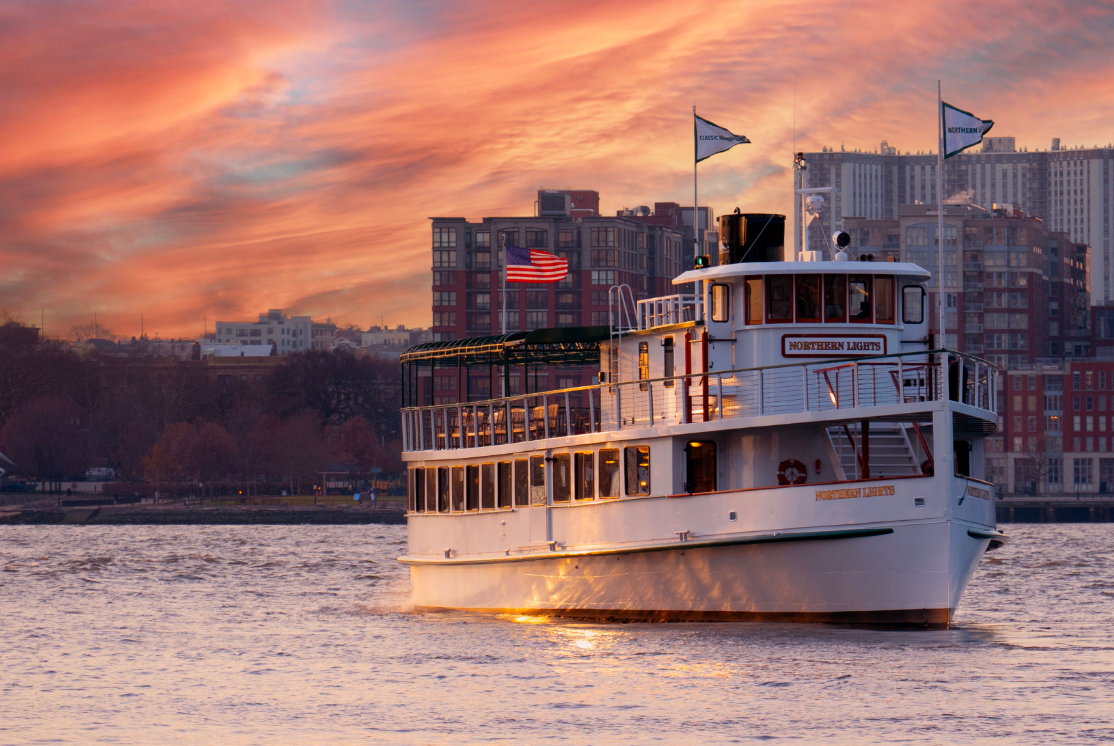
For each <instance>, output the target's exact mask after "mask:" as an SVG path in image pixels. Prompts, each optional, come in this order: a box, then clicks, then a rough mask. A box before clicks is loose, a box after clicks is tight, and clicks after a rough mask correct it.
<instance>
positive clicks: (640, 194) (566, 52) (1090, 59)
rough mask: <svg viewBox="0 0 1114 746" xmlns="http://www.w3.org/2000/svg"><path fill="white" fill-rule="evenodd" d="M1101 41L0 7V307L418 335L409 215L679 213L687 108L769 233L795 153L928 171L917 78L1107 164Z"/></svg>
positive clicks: (1070, 19) (1104, 21) (868, 11)
mask: <svg viewBox="0 0 1114 746" xmlns="http://www.w3.org/2000/svg"><path fill="white" fill-rule="evenodd" d="M945 19H947V20H948V22H945ZM1112 31H1114V11H1112V9H1111V7H1110V6H1109V4H1107V3H1092V4H1076V5H1073V6H1072V12H1071V13H1065V12H1064V11H1063V6H1062V4H1053V3H1051V2H1032V3H1027V4H1024V5H1019V4H1018V3H1016V2H1014V3H1004V2H997V3H983V4H981V5H978V6H971V5H970V4H969V3H959V2H946V3H937V4H934V5H931V6H929V5H927V4H925V5H923V6H921V5H910V6H909V7H899V8H895V7H894V6H893V5H892V4H889V3H883V2H877V1H871V2H866V1H859V2H844V3H822V4H818V3H815V2H803V1H799V0H794V1H792V2H789V1H785V2H773V3H762V4H760V5H759V4H756V3H738V2H726V1H725V2H714V1H711V0H709V1H707V2H695V3H688V4H681V5H678V4H676V3H668V2H664V1H660V0H659V1H656V2H637V3H636V2H630V1H629V0H628V1H620V2H583V1H581V0H576V1H573V2H562V3H556V2H545V3H520V4H508V3H496V2H483V1H482V0H474V1H471V2H469V1H466V0H461V1H459V2H453V3H449V2H428V3H412V2H402V0H396V1H393V2H392V1H388V0H384V1H383V2H376V3H367V4H361V3H356V2H325V1H324V0H319V1H317V2H311V1H310V0H286V1H285V2H273V3H268V4H261V3H248V2H243V3H230V2H227V1H225V2H211V1H210V2H200V3H193V4H191V5H190V6H189V7H188V8H186V7H175V6H174V4H168V3H155V2H140V3H135V2H100V3H96V4H87V5H82V6H81V8H80V12H78V11H76V10H74V11H73V12H68V13H66V12H60V11H59V10H58V6H57V5H55V4H50V5H48V4H39V3H32V2H26V3H23V4H18V3H17V4H13V5H8V6H5V9H4V10H2V11H0V42H2V43H0V70H3V71H4V72H3V73H2V75H3V79H2V80H3V82H0V86H2V89H0V93H2V94H3V95H0V138H2V140H0V141H2V142H4V143H5V146H4V147H3V148H0V229H2V230H0V261H2V262H3V266H4V267H5V271H4V273H3V277H0V306H2V307H4V308H6V309H8V310H10V311H14V312H16V313H22V314H23V315H24V316H25V317H26V318H29V319H32V318H34V317H35V316H37V313H38V309H39V308H40V307H44V308H45V309H46V313H47V326H48V332H50V331H51V330H53V331H54V332H61V331H62V330H64V329H65V328H66V327H68V326H69V325H70V324H72V323H75V322H77V321H84V320H85V318H86V317H87V316H91V314H92V312H93V311H94V310H96V311H97V312H98V315H99V318H100V319H101V321H102V322H103V323H107V324H108V325H109V326H112V327H113V328H115V329H116V331H117V332H126V333H135V332H137V331H138V328H137V327H138V319H139V315H140V314H144V316H145V318H146V322H147V323H146V327H147V329H148V330H151V331H154V330H158V331H159V332H160V334H161V335H163V336H167V335H189V336H193V335H195V334H197V333H198V332H199V331H200V328H201V323H202V321H201V320H202V318H203V316H206V315H207V316H208V318H209V319H210V321H211V320H213V319H215V318H222V319H224V318H245V317H251V316H253V315H254V314H255V313H257V312H259V311H261V310H265V309H266V308H270V307H283V308H288V309H290V310H291V311H293V312H297V313H309V314H312V315H314V316H315V317H319V316H325V315H332V316H333V318H334V319H335V320H340V321H351V322H354V323H358V324H361V325H367V324H369V323H378V321H379V319H380V318H381V316H385V317H386V321H387V322H388V323H396V322H405V323H408V324H428V322H429V300H430V299H429V291H428V283H429V246H428V243H429V239H428V236H429V231H428V222H427V220H426V218H427V217H428V216H430V215H435V214H436V215H464V216H467V217H469V218H471V219H477V218H479V217H482V216H484V215H496V214H504V215H505V214H516V213H517V214H522V213H527V212H529V211H530V210H531V206H532V204H533V200H534V192H535V190H536V189H537V186H538V185H539V184H554V183H560V184H568V185H570V186H576V187H585V188H594V189H597V190H599V191H600V193H601V195H602V199H603V203H604V207H605V209H607V210H610V209H615V208H618V207H621V206H624V205H636V204H646V203H648V202H651V201H653V200H676V201H680V202H683V203H690V204H691V199H692V198H691V194H692V181H691V174H692V161H691V152H692V150H691V148H692V144H691V141H690V138H691V134H690V133H691V119H690V114H691V107H692V106H693V104H695V105H696V106H697V107H698V109H699V111H700V112H701V113H702V114H704V115H706V116H708V117H709V118H711V119H713V120H715V121H717V122H719V123H721V124H723V125H725V126H728V127H730V128H731V129H733V130H735V131H736V132H741V133H745V134H746V135H748V136H749V137H750V138H751V139H752V140H753V142H754V144H753V145H749V146H746V147H745V148H736V149H735V150H733V151H731V153H729V154H727V155H724V156H720V157H718V158H716V159H713V160H711V161H708V162H706V163H705V164H702V166H701V182H700V186H701V202H702V203H706V204H711V205H712V206H713V207H714V208H715V209H717V210H719V211H728V210H730V209H733V208H734V207H735V205H740V206H743V207H745V208H747V209H754V210H780V211H785V210H788V209H789V207H790V204H791V202H790V199H789V191H790V173H789V165H790V163H791V156H790V153H791V152H792V149H793V146H794V143H795V144H796V147H797V148H798V149H806V150H812V149H819V147H820V146H821V145H836V146H838V145H839V144H840V143H843V144H845V145H846V146H847V147H849V148H867V149H873V148H875V147H877V144H878V142H879V141H880V140H882V139H887V140H890V141H891V143H894V144H896V145H897V146H898V147H899V148H900V149H902V150H910V149H911V150H916V149H926V150H927V149H930V148H932V147H933V143H934V138H935V124H934V120H933V105H934V101H935V81H936V79H937V78H942V79H943V80H944V87H945V96H946V97H947V98H949V100H953V101H955V102H957V103H962V104H964V105H966V106H967V107H970V108H972V109H974V110H977V111H978V112H979V113H980V114H982V115H984V116H988V117H992V118H994V119H995V120H996V122H997V123H998V125H997V127H996V130H997V131H998V132H1000V133H1001V134H1013V135H1015V136H1017V137H1018V138H1019V142H1020V143H1022V144H1024V145H1028V146H1030V147H1047V142H1048V140H1049V138H1051V137H1053V136H1059V137H1062V138H1064V140H1065V142H1078V143H1080V144H1084V143H1085V144H1088V145H1091V144H1094V143H1095V142H1102V143H1105V142H1108V141H1110V140H1111V139H1112V138H1111V133H1110V131H1109V125H1108V124H1107V123H1108V122H1109V121H1111V113H1112V112H1111V108H1112V107H1114V103H1112V101H1114V98H1112V97H1111V96H1110V95H1109V83H1108V81H1109V80H1110V79H1111V67H1114V62H1112V60H1111V59H1110V57H1109V54H1108V52H1107V47H1108V42H1107V40H1108V39H1109V38H1110V37H1111V34H1112ZM794 112H795V119H796V133H795V135H794V124H793V123H794Z"/></svg>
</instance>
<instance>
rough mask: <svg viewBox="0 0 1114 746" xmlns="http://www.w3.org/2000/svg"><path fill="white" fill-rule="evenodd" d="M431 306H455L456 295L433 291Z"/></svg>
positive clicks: (315, 331)
mask: <svg viewBox="0 0 1114 746" xmlns="http://www.w3.org/2000/svg"><path fill="white" fill-rule="evenodd" d="M433 305H435V306H455V305H456V293H454V292H446V291H442V290H435V291H434V292H433ZM316 333H317V330H314V334H316Z"/></svg>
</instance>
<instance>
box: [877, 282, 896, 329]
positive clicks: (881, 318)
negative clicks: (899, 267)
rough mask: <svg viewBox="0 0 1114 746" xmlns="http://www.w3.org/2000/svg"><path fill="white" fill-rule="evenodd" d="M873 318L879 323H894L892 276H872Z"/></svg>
mask: <svg viewBox="0 0 1114 746" xmlns="http://www.w3.org/2000/svg"><path fill="white" fill-rule="evenodd" d="M874 320H875V322H877V323H879V324H892V323H894V278H892V277H875V278H874Z"/></svg>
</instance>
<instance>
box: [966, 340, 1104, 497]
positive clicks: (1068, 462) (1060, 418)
mask: <svg viewBox="0 0 1114 746" xmlns="http://www.w3.org/2000/svg"><path fill="white" fill-rule="evenodd" d="M1003 384H1004V390H1003V392H1002V394H1003V396H1004V399H1005V402H1004V404H1005V405H1006V406H1005V410H1004V411H1005V412H1006V414H1005V416H1004V417H1003V422H1002V431H1001V432H1002V434H1001V435H998V436H995V437H994V438H992V439H990V440H989V441H988V450H990V451H993V452H991V453H988V454H987V456H988V467H990V468H989V473H990V474H991V475H992V478H993V480H994V481H995V482H997V483H998V484H999V485H1001V488H1002V490H1003V491H1004V492H1008V493H1015V494H1017V493H1021V494H1063V493H1067V494H1072V493H1080V494H1087V493H1111V492H1114V360H1096V359H1079V360H1067V361H1064V362H1053V361H1048V362H1043V363H1037V364H1034V365H1031V366H1025V367H1024V368H1023V369H1021V370H1011V371H1009V373H1008V374H1007V375H1005V376H1003Z"/></svg>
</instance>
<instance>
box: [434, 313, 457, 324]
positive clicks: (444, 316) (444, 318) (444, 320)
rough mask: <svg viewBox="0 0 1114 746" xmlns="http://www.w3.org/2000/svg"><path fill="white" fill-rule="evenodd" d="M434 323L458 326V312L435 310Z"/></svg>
mask: <svg viewBox="0 0 1114 746" xmlns="http://www.w3.org/2000/svg"><path fill="white" fill-rule="evenodd" d="M433 325H434V326H456V313H454V312H451V311H448V312H437V311H434V312H433Z"/></svg>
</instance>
